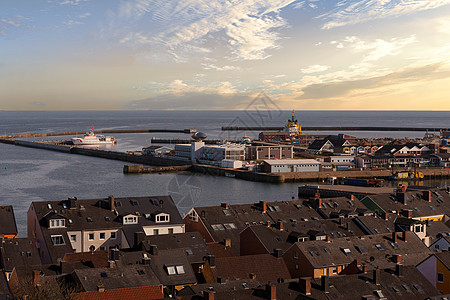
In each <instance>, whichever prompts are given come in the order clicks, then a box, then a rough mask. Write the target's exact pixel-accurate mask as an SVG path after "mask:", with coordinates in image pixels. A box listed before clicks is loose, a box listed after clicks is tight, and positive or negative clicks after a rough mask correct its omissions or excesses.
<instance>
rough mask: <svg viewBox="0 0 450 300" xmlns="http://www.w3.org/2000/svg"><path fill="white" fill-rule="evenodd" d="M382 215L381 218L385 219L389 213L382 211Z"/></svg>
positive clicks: (387, 218)
mask: <svg viewBox="0 0 450 300" xmlns="http://www.w3.org/2000/svg"><path fill="white" fill-rule="evenodd" d="M382 216H383V219H385V220H386V221H387V220H389V215H388V213H387V212H384V213H383V214H382Z"/></svg>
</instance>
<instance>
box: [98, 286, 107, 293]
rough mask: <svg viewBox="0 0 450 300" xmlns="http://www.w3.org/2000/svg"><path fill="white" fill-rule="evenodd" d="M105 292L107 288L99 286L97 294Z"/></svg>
mask: <svg viewBox="0 0 450 300" xmlns="http://www.w3.org/2000/svg"><path fill="white" fill-rule="evenodd" d="M104 291H105V286H104V285H103V284H99V285H97V292H100V293H103V292H104Z"/></svg>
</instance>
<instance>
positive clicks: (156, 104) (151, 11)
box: [0, 0, 450, 110]
mask: <svg viewBox="0 0 450 300" xmlns="http://www.w3.org/2000/svg"><path fill="white" fill-rule="evenodd" d="M261 92H264V93H265V94H266V95H268V96H269V97H270V98H271V99H272V100H273V101H274V103H276V105H277V106H278V107H279V108H281V109H293V108H295V109H297V110H316V109H318V110H366V109H367V110H450V0H392V1H389V0H341V1H338V0H336V1H334V0H305V1H299V0H183V1H167V0H165V1H160V0H154V1H151V0H129V1H125V0H123V1H120V0H20V1H18V0H2V1H1V2H0V110H99V109H100V110H121V109H194V110H208V109H224V110H231V109H246V108H247V107H248V106H249V105H251V104H250V103H251V102H252V100H253V99H254V98H255V96H256V95H258V94H259V93H261Z"/></svg>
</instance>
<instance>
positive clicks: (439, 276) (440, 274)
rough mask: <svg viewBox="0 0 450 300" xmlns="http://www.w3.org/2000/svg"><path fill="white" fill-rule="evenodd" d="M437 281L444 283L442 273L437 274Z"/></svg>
mask: <svg viewBox="0 0 450 300" xmlns="http://www.w3.org/2000/svg"><path fill="white" fill-rule="evenodd" d="M437 281H438V282H439V283H443V282H444V274H443V273H437Z"/></svg>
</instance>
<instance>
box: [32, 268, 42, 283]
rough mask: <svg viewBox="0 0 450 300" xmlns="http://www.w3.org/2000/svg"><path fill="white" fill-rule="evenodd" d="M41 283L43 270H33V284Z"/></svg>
mask: <svg viewBox="0 0 450 300" xmlns="http://www.w3.org/2000/svg"><path fill="white" fill-rule="evenodd" d="M40 283H41V271H39V270H33V286H38V285H39V284H40Z"/></svg>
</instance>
